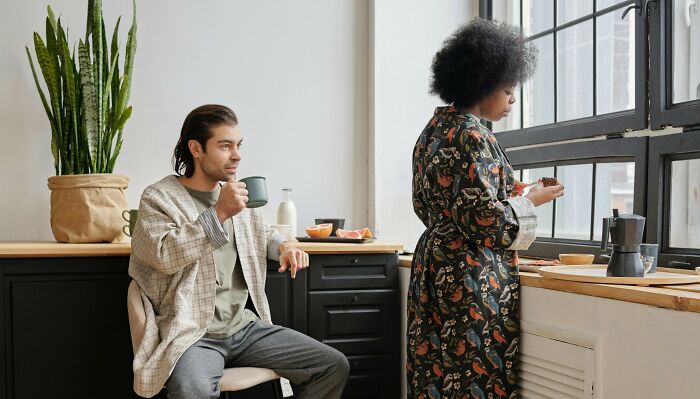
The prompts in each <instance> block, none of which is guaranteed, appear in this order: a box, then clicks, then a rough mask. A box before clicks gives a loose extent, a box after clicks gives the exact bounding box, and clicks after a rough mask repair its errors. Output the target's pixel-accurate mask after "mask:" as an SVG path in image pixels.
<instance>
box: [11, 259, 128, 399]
mask: <svg viewBox="0 0 700 399" xmlns="http://www.w3.org/2000/svg"><path fill="white" fill-rule="evenodd" d="M127 264H128V257H109V258H44V259H0V303H1V304H2V309H0V311H1V313H0V326H2V333H1V335H0V359H2V369H1V370H0V371H2V372H1V373H0V387H2V391H1V393H0V396H2V397H3V398H8V399H34V398H42V397H52V398H95V397H100V398H115V399H117V398H119V399H123V398H129V397H132V395H133V394H132V392H133V391H132V388H131V387H132V380H133V375H132V372H131V362H132V350H131V338H130V335H129V320H128V317H127V312H126V290H127V287H128V285H129V277H128V275H127V274H126V270H127Z"/></svg>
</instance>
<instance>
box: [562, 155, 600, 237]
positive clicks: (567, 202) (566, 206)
mask: <svg viewBox="0 0 700 399" xmlns="http://www.w3.org/2000/svg"><path fill="white" fill-rule="evenodd" d="M557 180H559V181H560V182H561V183H562V184H563V185H564V196H563V197H559V198H557V200H556V210H555V212H556V221H555V225H554V238H571V239H578V240H590V239H591V238H590V236H591V234H590V232H591V199H592V197H591V195H592V193H591V187H592V186H593V164H583V165H567V166H558V167H557Z"/></svg>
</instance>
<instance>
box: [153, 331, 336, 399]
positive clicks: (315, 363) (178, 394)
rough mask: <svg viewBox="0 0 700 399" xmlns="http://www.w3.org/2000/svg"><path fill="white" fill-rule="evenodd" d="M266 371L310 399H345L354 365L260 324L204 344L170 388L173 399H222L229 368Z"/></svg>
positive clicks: (185, 358) (180, 367)
mask: <svg viewBox="0 0 700 399" xmlns="http://www.w3.org/2000/svg"><path fill="white" fill-rule="evenodd" d="M245 366H247V367H264V368H268V369H271V370H273V371H275V372H276V373H277V374H278V375H280V376H282V377H284V378H286V379H288V380H290V381H291V382H292V383H294V384H295V385H299V386H300V388H299V389H297V390H296V391H295V392H294V394H295V397H297V398H299V399H305V398H313V399H318V398H324V399H332V398H340V395H341V394H342V392H343V388H344V387H345V383H346V382H347V378H348V374H349V371H350V365H349V364H348V361H347V359H346V358H345V355H343V354H342V353H340V352H338V351H337V350H335V349H333V348H331V347H330V346H328V345H325V344H322V343H320V342H318V341H316V340H315V339H313V338H311V337H308V336H306V335H304V334H302V333H300V332H297V331H294V330H292V329H289V328H285V327H280V326H274V325H269V324H267V323H265V322H263V321H260V320H255V321H252V322H250V323H248V324H247V325H246V326H245V327H243V329H241V330H240V331H238V332H237V333H235V334H233V335H232V336H231V337H228V338H224V339H209V338H202V339H200V340H199V341H197V342H195V343H194V345H192V346H191V347H190V348H189V349H187V350H186V351H185V353H184V354H183V355H182V357H180V359H179V360H178V361H177V364H175V369H174V370H173V372H172V374H171V375H170V378H169V379H168V381H167V382H166V384H165V387H166V389H167V390H168V398H170V399H185V398H186V399H200V398H207V399H208V398H218V397H219V394H220V392H219V379H221V376H222V375H223V370H224V367H245Z"/></svg>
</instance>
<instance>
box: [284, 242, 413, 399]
mask: <svg viewBox="0 0 700 399" xmlns="http://www.w3.org/2000/svg"><path fill="white" fill-rule="evenodd" d="M309 261H310V267H309V268H308V269H307V270H304V273H301V274H297V278H296V280H298V281H294V282H293V289H292V294H293V301H294V305H293V309H292V313H293V315H292V320H293V326H294V329H296V330H298V331H301V332H304V333H305V334H308V335H309V336H311V337H313V338H315V339H317V340H319V341H321V342H323V343H325V344H327V345H330V346H332V347H334V348H336V349H338V350H339V351H341V352H343V353H344V354H345V355H346V356H347V358H348V361H349V362H350V378H349V380H348V384H347V386H346V388H345V392H344V394H343V397H344V398H398V397H399V395H400V384H401V375H400V372H401V363H400V362H401V360H400V351H401V348H400V342H401V339H400V334H401V326H400V322H401V309H400V298H399V290H398V273H399V272H398V255H397V254H395V253H394V254H328V255H311V256H310V257H309ZM300 277H301V278H300Z"/></svg>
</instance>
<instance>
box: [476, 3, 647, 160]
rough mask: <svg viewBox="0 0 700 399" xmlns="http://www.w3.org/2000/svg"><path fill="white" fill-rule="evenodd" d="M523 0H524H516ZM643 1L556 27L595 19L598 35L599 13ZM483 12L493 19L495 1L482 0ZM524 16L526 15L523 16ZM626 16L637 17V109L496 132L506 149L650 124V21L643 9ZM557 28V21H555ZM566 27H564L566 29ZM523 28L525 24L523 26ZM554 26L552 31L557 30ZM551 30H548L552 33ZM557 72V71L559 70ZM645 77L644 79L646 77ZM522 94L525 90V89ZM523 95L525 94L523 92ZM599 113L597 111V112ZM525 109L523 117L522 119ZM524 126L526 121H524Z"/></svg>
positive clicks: (594, 73)
mask: <svg viewBox="0 0 700 399" xmlns="http://www.w3.org/2000/svg"><path fill="white" fill-rule="evenodd" d="M516 1H521V0H516ZM551 1H552V2H554V11H553V15H554V19H555V23H556V16H557V3H556V0H551ZM641 3H642V0H631V1H625V2H621V3H618V4H615V5H613V6H611V7H607V8H605V9H603V10H598V11H595V12H593V13H592V14H588V15H586V16H585V17H582V18H578V19H575V20H573V21H569V22H567V23H565V24H562V25H560V27H557V28H556V29H564V28H566V27H569V26H573V25H576V24H578V23H579V22H582V21H585V20H589V19H591V20H592V21H593V38H594V39H595V37H596V25H597V23H596V19H597V16H599V15H602V14H605V13H607V11H610V10H612V9H621V8H625V7H633V6H638V7H639V8H640V9H641ZM594 5H595V3H594ZM479 12H480V16H481V17H482V18H491V17H492V15H493V4H492V0H479ZM520 12H521V15H522V1H521V11H520ZM521 18H522V17H521ZM626 18H636V19H635V35H634V37H635V60H634V65H635V108H634V109H631V110H626V111H618V112H614V113H608V114H603V115H594V116H590V117H586V118H580V119H574V120H568V121H564V122H555V123H550V124H547V125H540V126H533V127H528V128H524V129H523V128H520V129H516V130H509V131H505V132H496V133H495V135H496V137H497V138H498V141H499V142H500V143H501V145H502V146H503V147H504V148H509V147H516V146H523V145H530V144H544V143H553V142H557V141H564V140H573V139H582V138H591V137H596V136H602V135H613V136H614V135H620V134H622V133H623V132H625V131H631V130H640V129H644V128H646V126H647V114H648V109H647V81H648V78H649V70H648V68H647V60H648V46H647V36H648V35H647V33H648V32H647V24H646V18H644V17H643V16H642V13H641V12H630V13H628V14H627V16H626ZM555 27H556V24H555ZM562 27H563V28H562ZM521 29H522V26H521ZM553 29H555V28H552V29H550V30H553ZM550 30H547V31H545V32H549V31H550ZM533 36H534V37H540V36H541V33H538V34H536V35H533ZM554 46H555V49H554V51H555V60H554V62H555V63H556V42H555V44H554ZM596 48H597V44H596V40H593V63H594V65H593V79H594V80H595V79H597V76H596V65H595V61H596V59H597V54H596ZM555 74H556V72H555ZM642 77H643V79H642ZM554 79H555V82H554V91H555V94H554V95H555V104H554V113H555V118H556V90H557V88H556V76H555V78H554ZM521 93H522V90H521ZM521 95H522V94H521ZM596 102H597V98H596V85H595V84H594V85H593V109H594V110H595V109H596V108H597V107H596ZM594 112H595V111H594ZM522 114H523V113H522V112H521V118H522ZM521 126H522V120H521Z"/></svg>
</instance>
